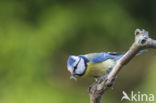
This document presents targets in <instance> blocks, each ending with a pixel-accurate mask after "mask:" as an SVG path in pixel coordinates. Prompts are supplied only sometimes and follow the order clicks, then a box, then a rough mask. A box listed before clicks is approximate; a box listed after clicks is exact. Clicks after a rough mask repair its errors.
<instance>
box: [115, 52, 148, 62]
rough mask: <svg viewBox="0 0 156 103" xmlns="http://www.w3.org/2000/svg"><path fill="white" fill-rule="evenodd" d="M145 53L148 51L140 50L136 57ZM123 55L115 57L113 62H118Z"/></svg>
mask: <svg viewBox="0 0 156 103" xmlns="http://www.w3.org/2000/svg"><path fill="white" fill-rule="evenodd" d="M147 51H148V50H140V51H139V52H138V53H137V54H136V55H140V54H142V53H145V52H147ZM124 55H125V53H124V54H121V55H119V56H116V57H115V60H119V59H120V58H122V57H123V56H124Z"/></svg>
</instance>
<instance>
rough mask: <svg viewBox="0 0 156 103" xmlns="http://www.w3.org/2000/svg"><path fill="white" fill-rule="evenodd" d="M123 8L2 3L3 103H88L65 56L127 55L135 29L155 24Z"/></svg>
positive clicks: (45, 0)
mask: <svg viewBox="0 0 156 103" xmlns="http://www.w3.org/2000/svg"><path fill="white" fill-rule="evenodd" d="M123 4H124V3H123V2H121V1H120V2H114V1H113V2H112V1H110V2H106V1H105V2H103V1H85V2H84V1H76V2H75V1H71V2H70V1H66V2H65V1H63V0H59V1H48V0H39V1H36V0H32V1H30V0H28V1H16V0H13V1H11V2H7V1H1V2H0V14H1V16H0V48H1V50H0V91H1V93H0V102H2V103H73V102H74V103H80V102H89V97H88V95H87V87H88V85H89V83H88V82H86V81H87V80H84V81H82V80H79V82H77V83H75V82H73V81H70V80H69V73H67V70H66V60H67V56H69V55H71V54H75V55H76V54H84V53H88V52H101V51H123V50H125V49H127V46H129V45H130V44H131V43H132V40H133V35H132V34H133V31H134V30H135V29H136V28H137V27H140V26H141V27H142V26H143V27H145V26H144V25H148V27H150V26H152V24H151V25H149V24H150V22H149V21H148V20H146V19H142V20H138V19H137V18H135V16H133V15H131V14H130V13H129V12H130V11H129V10H128V9H126V8H125V7H124V6H123ZM125 42H126V43H125ZM148 58H150V56H149V57H148ZM136 62H137V61H136ZM154 67H155V66H153V68H154ZM129 78H130V77H129ZM136 78H137V76H136ZM120 86H121V85H120ZM134 86H135V84H134ZM153 86H155V84H153ZM106 97H107V98H105V100H106V101H108V102H112V103H113V102H114V101H116V99H115V98H116V95H113V96H111V98H110V95H106ZM112 97H114V99H112Z"/></svg>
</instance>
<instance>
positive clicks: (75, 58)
mask: <svg viewBox="0 0 156 103" xmlns="http://www.w3.org/2000/svg"><path fill="white" fill-rule="evenodd" d="M72 58H73V59H74V60H75V62H74V63H73V66H75V65H76V64H77V63H78V61H79V59H80V58H79V57H76V56H72Z"/></svg>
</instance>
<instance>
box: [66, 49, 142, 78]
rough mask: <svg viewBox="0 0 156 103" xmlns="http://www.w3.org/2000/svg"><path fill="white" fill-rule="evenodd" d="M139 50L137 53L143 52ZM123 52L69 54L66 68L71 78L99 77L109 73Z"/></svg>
mask: <svg viewBox="0 0 156 103" xmlns="http://www.w3.org/2000/svg"><path fill="white" fill-rule="evenodd" d="M144 51H145V50H142V51H140V52H139V53H138V54H140V53H143V52H144ZM123 56H124V54H119V53H116V52H102V53H90V54H85V55H78V56H74V55H72V56H69V58H68V60H67V69H68V71H69V72H70V73H71V78H73V79H76V77H75V76H80V77H101V76H102V75H105V74H107V73H109V72H110V71H111V70H112V68H113V67H114V65H115V64H116V63H117V61H118V60H119V59H120V58H122V57H123Z"/></svg>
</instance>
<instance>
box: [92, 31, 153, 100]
mask: <svg viewBox="0 0 156 103" xmlns="http://www.w3.org/2000/svg"><path fill="white" fill-rule="evenodd" d="M146 48H156V40H153V39H151V38H149V35H148V32H147V31H145V30H144V29H143V30H140V29H136V31H135V41H134V43H133V44H132V46H131V47H130V49H129V50H128V51H127V53H126V54H125V55H124V56H123V57H122V58H121V59H120V60H119V61H118V62H117V63H116V65H115V66H114V67H113V69H112V71H111V72H110V73H109V74H108V76H107V78H106V79H104V80H103V81H102V82H101V83H97V82H95V83H94V84H93V85H92V87H91V88H90V93H89V94H90V103H102V97H103V94H104V92H105V91H106V90H107V88H108V87H109V86H110V85H111V84H112V82H113V79H114V78H115V77H116V75H117V74H118V73H119V71H120V70H121V68H122V67H123V66H124V65H125V64H127V63H128V62H129V61H130V60H132V58H133V57H135V55H136V54H137V53H138V51H140V50H142V49H146Z"/></svg>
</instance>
